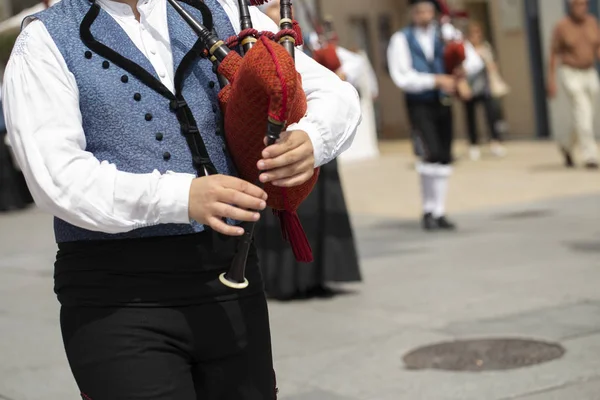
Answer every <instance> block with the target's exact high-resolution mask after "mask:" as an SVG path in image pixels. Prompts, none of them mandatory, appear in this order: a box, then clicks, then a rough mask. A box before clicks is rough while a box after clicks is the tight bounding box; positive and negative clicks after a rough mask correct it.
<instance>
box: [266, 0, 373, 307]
mask: <svg viewBox="0 0 600 400" xmlns="http://www.w3.org/2000/svg"><path fill="white" fill-rule="evenodd" d="M259 8H260V9H261V10H262V11H263V12H265V13H266V14H267V15H268V16H270V17H271V19H273V21H274V22H275V23H277V24H279V20H280V15H279V1H277V0H276V1H271V2H269V3H267V4H265V5H263V6H260V7H259ZM297 11H298V6H296V9H295V12H297ZM274 29H275V28H274ZM348 58H351V60H353V61H355V60H356V59H355V57H348ZM356 70H357V69H356V68H355V67H354V66H349V67H348V68H347V69H346V70H345V72H344V75H345V74H347V76H349V77H351V78H352V79H356V78H355V77H354V75H353V72H355V71H356ZM337 72H338V76H340V75H341V71H337ZM357 134H360V131H359V132H358V133H357ZM298 215H299V216H300V220H301V222H302V225H303V227H304V230H305V232H306V236H307V237H308V240H309V242H310V245H311V247H312V249H313V254H314V261H313V262H312V263H309V264H304V263H299V262H297V261H296V258H295V257H294V254H293V252H292V250H291V248H290V246H289V245H288V244H287V243H285V242H284V241H283V240H282V238H281V229H280V227H279V223H278V221H277V218H276V217H275V216H273V215H272V214H271V213H266V214H265V216H264V217H263V218H262V219H261V221H260V222H259V224H258V226H257V233H256V236H255V242H256V247H257V250H258V255H259V258H260V260H261V269H262V273H263V276H264V281H265V288H266V292H267V294H268V295H269V296H270V297H271V298H274V299H277V300H284V301H289V300H302V299H309V298H331V297H333V296H335V295H336V294H337V291H336V290H334V289H333V288H332V287H331V286H330V284H331V283H349V282H360V281H361V280H362V277H361V273H360V267H359V262H358V254H357V251H356V245H355V242H354V233H353V230H352V225H351V221H350V216H349V215H348V210H347V207H346V200H345V197H344V190H343V187H342V183H341V180H340V176H339V171H338V164H337V161H336V160H333V161H331V162H329V163H327V164H325V165H323V166H321V171H320V176H319V180H318V182H317V185H316V186H315V188H314V190H313V192H312V193H311V194H310V196H308V198H307V199H306V200H305V201H304V202H303V203H302V204H301V205H300V207H299V209H298Z"/></svg>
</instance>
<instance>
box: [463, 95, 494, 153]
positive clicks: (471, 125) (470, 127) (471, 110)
mask: <svg viewBox="0 0 600 400" xmlns="http://www.w3.org/2000/svg"><path fill="white" fill-rule="evenodd" d="M480 104H482V105H483V107H484V110H485V119H486V123H487V126H488V130H489V133H490V137H491V139H492V140H495V141H501V140H502V133H501V132H500V129H499V122H501V120H502V113H501V110H500V103H499V102H498V101H497V100H496V99H494V98H493V97H491V96H489V95H482V96H476V97H474V98H472V99H471V100H469V101H466V102H465V117H466V120H467V132H468V134H469V142H470V143H471V145H472V146H476V145H477V144H478V143H479V135H478V132H477V113H476V111H477V106H478V105H480Z"/></svg>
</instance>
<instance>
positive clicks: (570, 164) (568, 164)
mask: <svg viewBox="0 0 600 400" xmlns="http://www.w3.org/2000/svg"><path fill="white" fill-rule="evenodd" d="M560 150H561V151H562V154H563V157H564V158H565V167H567V168H573V167H574V166H575V163H574V162H573V157H572V156H571V153H570V152H569V151H568V150H565V149H560Z"/></svg>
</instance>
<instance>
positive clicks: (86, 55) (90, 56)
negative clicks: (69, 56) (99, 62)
mask: <svg viewBox="0 0 600 400" xmlns="http://www.w3.org/2000/svg"><path fill="white" fill-rule="evenodd" d="M85 58H87V59H88V60H90V59H91V58H92V52H91V51H86V52H85Z"/></svg>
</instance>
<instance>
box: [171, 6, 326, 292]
mask: <svg viewBox="0 0 600 400" xmlns="http://www.w3.org/2000/svg"><path fill="white" fill-rule="evenodd" d="M248 1H249V3H250V4H249V3H248ZM168 2H169V3H170V4H171V6H172V7H173V8H175V10H176V11H177V12H178V13H179V14H180V15H181V16H182V18H183V19H184V20H185V21H186V22H187V23H188V25H190V27H191V28H192V29H193V30H194V31H195V32H196V34H197V35H198V36H199V37H200V39H201V40H202V42H203V44H204V47H205V49H206V51H205V55H206V56H207V57H208V58H209V59H210V60H211V61H212V62H213V66H214V70H215V72H216V73H217V75H218V76H219V82H220V84H221V91H220V92H219V102H220V105H221V110H222V111H223V115H224V125H225V138H226V141H227V148H228V151H229V154H230V155H231V158H232V160H233V162H234V164H235V166H236V169H237V171H238V173H239V176H240V178H242V179H244V180H246V181H248V182H251V183H256V182H257V181H258V177H259V175H260V172H261V171H259V170H258V168H257V163H258V161H259V160H260V159H262V152H263V150H264V148H265V144H264V141H265V137H266V141H267V144H268V145H272V144H274V143H275V142H276V141H277V140H278V139H279V137H280V135H281V133H282V132H283V131H284V130H285V128H286V127H287V126H289V125H290V124H292V123H296V122H299V121H300V119H302V118H303V117H304V115H305V114H306V110H307V103H306V95H305V94H304V90H303V89H302V79H301V77H300V75H299V74H298V72H297V71H296V66H295V59H294V56H295V46H296V45H298V44H300V43H302V34H301V32H300V29H299V27H298V25H297V24H294V20H293V18H292V1H291V0H281V23H280V28H281V31H280V32H279V33H271V32H258V31H257V30H256V29H254V27H253V25H252V19H251V18H250V11H249V5H261V4H264V3H266V2H268V0H238V6H239V9H240V26H241V32H240V34H239V35H236V36H235V37H232V38H228V39H227V40H225V41H223V40H221V39H219V38H218V37H217V35H216V33H215V32H214V30H213V31H210V30H209V29H208V28H206V27H205V26H204V25H203V24H202V23H200V22H199V21H198V20H196V19H195V18H194V17H193V16H192V15H191V14H190V13H189V12H188V11H186V10H185V9H184V8H183V7H182V6H181V5H180V4H179V3H178V2H177V0H168ZM230 46H231V47H230ZM238 46H239V47H240V54H238V53H237V52H235V51H231V50H230V49H231V48H234V47H238ZM317 179H318V169H317V170H315V174H314V175H313V177H312V178H311V179H310V180H309V181H308V182H306V183H304V184H303V185H300V186H296V187H293V188H281V187H276V186H273V185H271V184H265V185H264V190H265V191H266V192H267V194H268V195H269V199H268V201H267V205H268V206H269V207H271V208H272V209H273V212H274V213H275V214H276V215H277V216H278V217H279V221H280V224H281V230H282V235H283V237H284V238H285V239H286V240H288V241H289V242H290V244H291V246H292V250H293V252H294V255H295V256H296V259H297V260H298V261H300V262H310V261H312V251H311V248H310V244H309V243H308V239H307V238H306V235H305V233H304V230H303V229H302V225H301V224H300V220H299V218H298V215H297V213H296V210H297V209H298V207H299V206H300V204H301V203H302V201H304V199H306V197H308V195H309V194H310V192H311V191H312V189H313V188H314V186H315V184H316V182H317ZM255 226H256V224H255V223H247V224H245V226H244V228H245V234H244V236H243V237H242V238H241V239H240V245H239V248H238V251H237V253H236V256H235V258H234V260H233V262H232V265H231V268H230V270H229V272H227V273H225V274H223V275H221V277H220V279H221V282H222V283H223V284H224V285H226V286H228V287H230V288H233V289H244V288H246V287H247V286H248V281H247V280H246V278H245V268H246V262H247V259H248V254H249V252H250V249H251V245H252V241H253V235H254V230H255Z"/></svg>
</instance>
